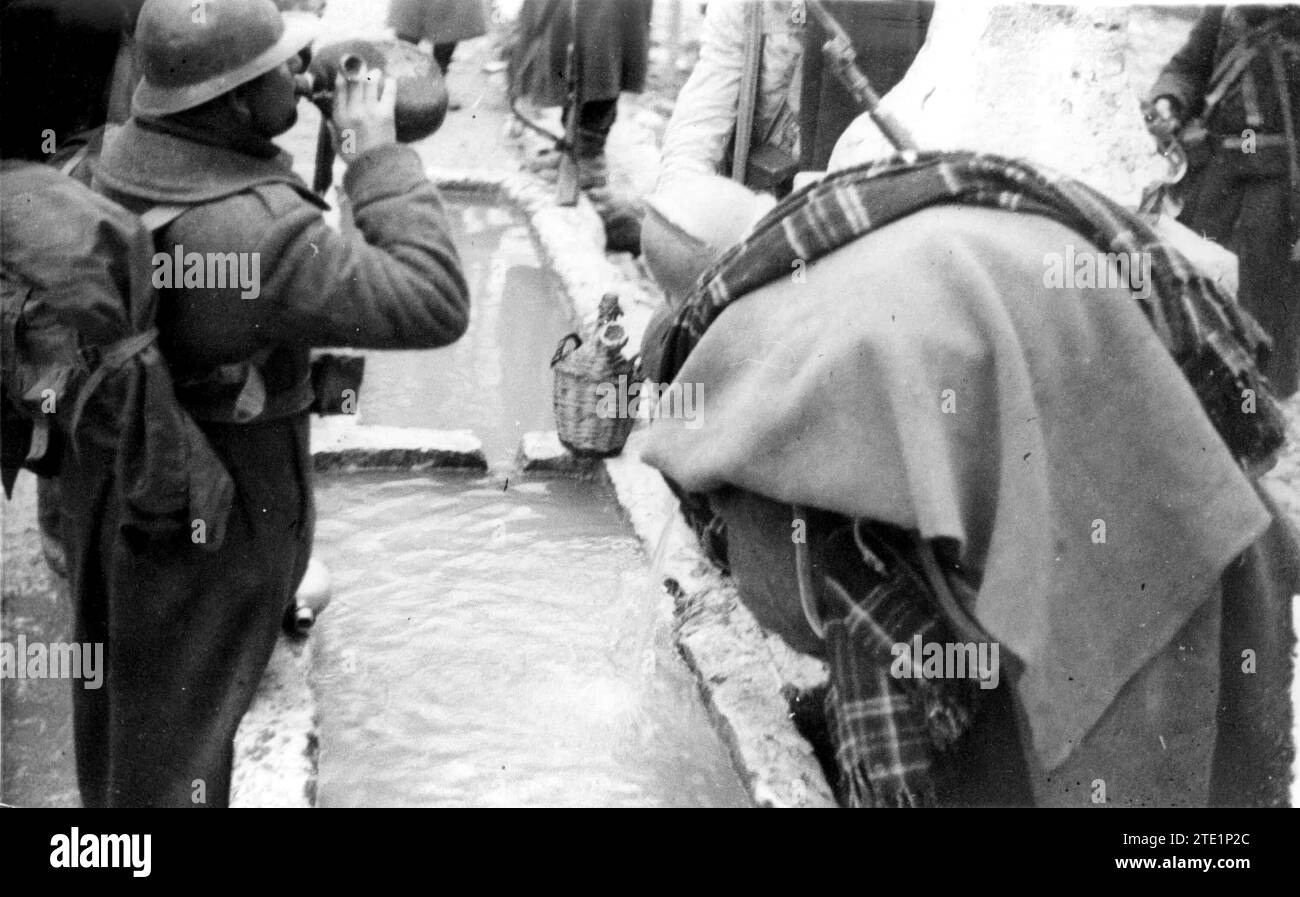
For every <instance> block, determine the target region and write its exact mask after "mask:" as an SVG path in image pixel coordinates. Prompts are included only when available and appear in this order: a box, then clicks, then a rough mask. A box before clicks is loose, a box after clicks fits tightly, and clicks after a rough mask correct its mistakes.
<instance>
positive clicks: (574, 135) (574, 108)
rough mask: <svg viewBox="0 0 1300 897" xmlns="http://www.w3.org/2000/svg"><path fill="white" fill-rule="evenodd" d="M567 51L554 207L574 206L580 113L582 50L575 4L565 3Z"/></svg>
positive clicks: (576, 196) (576, 1) (576, 201)
mask: <svg viewBox="0 0 1300 897" xmlns="http://www.w3.org/2000/svg"><path fill="white" fill-rule="evenodd" d="M569 19H570V21H571V23H572V24H571V28H572V30H571V31H570V32H569V47H568V50H567V55H566V58H565V65H564V80H565V105H566V107H567V108H568V111H569V119H568V121H566V122H565V123H564V140H563V141H562V143H561V144H560V151H561V153H562V155H561V156H560V170H559V174H558V176H557V178H556V200H555V201H556V203H558V204H559V205H562V206H575V205H577V204H578V188H579V182H578V117H579V115H580V113H581V111H582V71H581V60H582V50H581V45H580V44H579V43H578V0H570V2H569Z"/></svg>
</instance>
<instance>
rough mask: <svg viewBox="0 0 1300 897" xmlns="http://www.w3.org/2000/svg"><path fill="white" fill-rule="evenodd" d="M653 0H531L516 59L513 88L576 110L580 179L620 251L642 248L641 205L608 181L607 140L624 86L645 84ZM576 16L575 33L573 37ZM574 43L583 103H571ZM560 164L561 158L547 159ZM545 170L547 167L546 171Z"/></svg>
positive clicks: (567, 112)
mask: <svg viewBox="0 0 1300 897" xmlns="http://www.w3.org/2000/svg"><path fill="white" fill-rule="evenodd" d="M651 12H652V4H651V0H525V2H524V5H523V7H522V8H521V9H520V12H519V29H520V32H521V33H522V40H521V42H520V44H519V46H518V47H517V48H516V50H515V54H514V56H513V57H512V59H511V70H510V80H511V93H512V95H513V96H517V97H519V96H526V97H529V98H530V99H532V100H533V102H535V103H537V105H539V106H559V105H563V106H564V121H565V123H566V126H567V124H568V122H569V118H570V116H572V115H575V114H576V115H577V119H578V120H577V128H576V130H577V134H576V144H577V145H576V147H575V155H576V157H577V161H578V185H579V187H580V188H581V189H582V190H583V191H584V192H585V193H586V194H587V197H588V198H589V199H590V200H591V202H592V205H594V206H595V207H596V211H597V212H599V213H600V217H601V219H602V220H603V221H604V223H605V235H606V245H607V247H608V248H609V249H610V250H611V251H614V252H631V253H633V254H638V253H640V251H641V210H640V209H639V207H638V206H637V204H636V202H635V201H633V200H632V199H631V198H630V197H627V196H623V195H621V194H620V193H619V192H618V191H615V190H614V189H613V188H611V187H610V185H609V171H608V167H607V165H606V162H605V143H606V141H607V140H608V139H609V132H610V131H611V130H612V129H613V127H614V121H615V120H616V119H617V118H618V97H619V94H620V93H621V92H622V91H629V92H631V93H639V92H640V91H641V90H642V89H643V88H644V87H645V80H646V74H647V70H648V67H649V58H650V15H651ZM575 22H576V23H577V24H576V28H577V32H576V35H575V31H574V29H575ZM570 44H573V46H574V54H575V57H576V58H575V61H574V66H575V67H576V70H577V73H578V78H577V84H576V91H577V98H578V102H577V108H576V110H575V109H573V108H570V107H571V106H572V105H573V103H572V99H573V98H572V97H570V96H569V95H568V88H569V84H568V82H567V80H566V78H567V76H568V74H569V73H570V65H569V59H568V49H569V46H570ZM543 164H544V165H547V166H558V165H559V158H558V156H552V157H550V158H549V159H547V160H544V162H543ZM542 173H543V174H545V172H542Z"/></svg>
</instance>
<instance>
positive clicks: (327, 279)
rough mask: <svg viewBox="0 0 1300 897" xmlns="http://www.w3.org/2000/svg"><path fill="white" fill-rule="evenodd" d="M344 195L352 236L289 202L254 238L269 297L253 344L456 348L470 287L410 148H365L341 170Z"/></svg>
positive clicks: (297, 200)
mask: <svg viewBox="0 0 1300 897" xmlns="http://www.w3.org/2000/svg"><path fill="white" fill-rule="evenodd" d="M344 189H345V191H346V192H347V195H348V197H349V198H350V199H351V202H352V208H353V216H354V218H355V220H356V223H357V228H358V230H359V232H360V233H359V234H357V233H354V234H340V233H338V232H337V231H335V230H333V229H332V228H330V227H329V226H328V225H327V224H326V223H325V221H324V219H323V218H322V217H321V214H320V211H319V210H318V209H316V208H314V207H311V206H308V205H307V204H305V203H304V202H303V201H302V200H301V198H298V197H296V196H295V197H294V198H293V200H292V207H291V210H289V211H287V212H285V213H279V214H277V215H276V218H275V222H274V224H273V225H272V226H271V227H270V228H269V229H268V231H267V232H266V233H265V234H264V236H263V237H262V240H261V242H260V245H259V247H258V250H259V252H260V257H261V259H263V260H264V261H263V270H262V284H263V286H262V293H263V295H264V296H265V297H266V299H267V300H268V301H267V302H266V304H265V305H264V306H263V308H264V309H265V310H264V312H263V314H262V315H261V318H262V320H261V321H259V322H258V325H259V329H262V332H261V334H259V337H260V339H259V340H258V341H259V342H261V343H263V344H267V343H280V344H286V345H300V346H301V345H305V346H354V347H357V348H366V349H419V348H437V347H439V346H445V345H447V344H449V343H453V342H455V341H456V340H457V339H459V338H460V337H461V336H462V335H464V333H465V330H466V328H467V327H468V326H469V289H468V286H467V285H466V282H465V277H464V275H463V273H462V271H461V265H460V258H459V256H458V255H457V253H456V247H455V246H454V245H453V243H452V241H451V237H450V236H449V234H448V231H447V219H446V214H445V212H444V210H443V206H442V200H441V198H440V197H439V194H438V190H437V188H436V187H435V186H434V185H433V184H432V183H431V182H430V181H429V180H428V178H427V177H426V176H425V174H424V170H423V168H422V166H421V163H420V160H419V157H418V156H417V155H416V153H415V151H414V150H412V149H411V148H409V147H405V146H398V145H391V146H385V147H381V148H378V149H375V150H371V151H370V152H368V153H366V154H365V155H363V156H362V157H361V158H359V159H357V160H356V161H355V162H353V164H352V165H351V166H350V167H349V168H348V171H347V175H346V176H345V178H344ZM268 266H270V267H268ZM263 328H264V329H263Z"/></svg>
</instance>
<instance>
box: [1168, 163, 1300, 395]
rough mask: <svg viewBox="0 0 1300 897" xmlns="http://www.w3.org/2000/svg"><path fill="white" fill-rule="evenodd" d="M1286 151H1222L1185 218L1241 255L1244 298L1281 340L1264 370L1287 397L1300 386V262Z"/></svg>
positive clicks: (1202, 177) (1198, 182) (1198, 183)
mask: <svg viewBox="0 0 1300 897" xmlns="http://www.w3.org/2000/svg"><path fill="white" fill-rule="evenodd" d="M1291 201H1292V200H1291V192H1290V186H1289V184H1288V182H1287V169H1286V160H1285V156H1284V155H1283V154H1282V153H1281V152H1270V151H1268V150H1265V151H1261V152H1260V153H1259V154H1257V156H1255V157H1250V156H1247V155H1245V154H1243V153H1229V152H1226V151H1224V152H1219V153H1217V154H1216V155H1214V156H1213V157H1211V158H1210V160H1209V161H1208V162H1207V163H1206V166H1205V168H1204V169H1203V170H1202V171H1200V172H1199V173H1198V174H1197V175H1196V177H1195V183H1194V184H1193V185H1192V189H1191V191H1190V192H1189V195H1188V199H1187V204H1186V206H1185V207H1184V209H1183V213H1182V215H1181V216H1180V219H1181V220H1182V222H1183V223H1184V224H1186V225H1187V226H1188V227H1190V228H1191V229H1192V230H1194V231H1196V232H1197V233H1201V234H1204V235H1205V236H1207V237H1209V238H1210V239H1211V240H1214V241H1215V242H1217V243H1221V244H1222V245H1223V246H1224V247H1226V248H1227V249H1229V250H1231V251H1232V252H1234V253H1236V254H1237V264H1238V272H1239V281H1240V283H1239V286H1238V290H1237V297H1238V299H1240V301H1241V304H1242V305H1243V306H1244V307H1245V309H1246V310H1247V311H1248V312H1250V313H1251V314H1252V315H1254V316H1255V319H1256V320H1257V321H1259V323H1260V326H1262V327H1263V328H1264V330H1265V331H1267V332H1268V334H1269V336H1271V337H1272V338H1273V351H1272V353H1271V354H1270V355H1269V358H1268V361H1267V362H1265V364H1264V365H1263V372H1264V374H1265V375H1266V376H1267V377H1268V378H1269V380H1270V381H1271V382H1272V385H1273V389H1274V391H1275V392H1276V393H1277V394H1278V395H1279V396H1283V397H1285V396H1290V395H1293V394H1294V393H1295V392H1296V390H1297V389H1300V262H1294V261H1291V260H1290V255H1291V246H1292V242H1293V241H1294V240H1295V239H1296V232H1295V231H1294V230H1293V229H1292V227H1291V226H1289V219H1290V215H1291V212H1290V203H1291Z"/></svg>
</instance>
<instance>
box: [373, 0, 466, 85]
mask: <svg viewBox="0 0 1300 897" xmlns="http://www.w3.org/2000/svg"><path fill="white" fill-rule="evenodd" d="M388 24H389V26H390V27H392V28H393V29H394V30H395V31H396V32H397V36H398V38H399V39H401V40H404V41H409V42H411V43H413V44H418V43H419V42H420V41H421V40H428V41H429V43H431V44H433V58H434V60H435V61H436V62H437V63H438V68H440V69H442V73H443V74H444V75H446V74H447V69H448V68H450V66H451V57H452V55H453V54H454V53H455V52H456V44H458V43H460V42H461V41H463V40H471V39H472V38H476V37H482V36H483V35H485V34H487V32H488V13H487V9H486V4H485V2H484V0H392V3H391V4H390V5H389V7H388Z"/></svg>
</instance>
